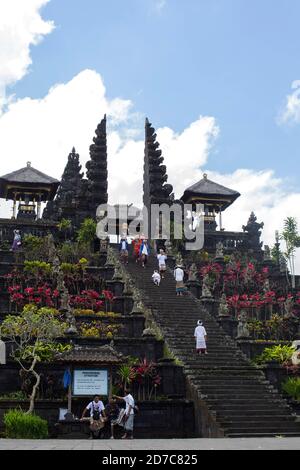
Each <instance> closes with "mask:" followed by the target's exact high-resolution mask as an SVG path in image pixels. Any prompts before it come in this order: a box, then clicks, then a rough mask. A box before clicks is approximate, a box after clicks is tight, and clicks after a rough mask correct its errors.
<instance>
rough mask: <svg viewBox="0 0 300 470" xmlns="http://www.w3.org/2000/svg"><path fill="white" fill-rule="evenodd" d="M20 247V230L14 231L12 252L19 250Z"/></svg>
mask: <svg viewBox="0 0 300 470" xmlns="http://www.w3.org/2000/svg"><path fill="white" fill-rule="evenodd" d="M21 245H22V242H21V235H20V230H14V240H13V244H12V247H11V249H12V251H18V250H20V248H21Z"/></svg>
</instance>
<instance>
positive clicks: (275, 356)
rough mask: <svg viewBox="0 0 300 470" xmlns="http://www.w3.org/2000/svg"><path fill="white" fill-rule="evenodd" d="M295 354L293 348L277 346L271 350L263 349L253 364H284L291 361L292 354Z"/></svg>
mask: <svg viewBox="0 0 300 470" xmlns="http://www.w3.org/2000/svg"><path fill="white" fill-rule="evenodd" d="M294 352H295V348H293V346H287V345H281V344H279V345H277V346H272V347H271V348H265V349H264V351H263V353H262V354H261V355H260V356H257V357H256V358H255V359H254V363H255V364H265V363H266V362H271V361H275V362H278V363H279V364H284V363H285V362H287V361H290V360H291V357H292V354H293V353H294Z"/></svg>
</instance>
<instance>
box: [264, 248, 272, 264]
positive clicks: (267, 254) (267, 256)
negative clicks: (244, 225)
mask: <svg viewBox="0 0 300 470" xmlns="http://www.w3.org/2000/svg"><path fill="white" fill-rule="evenodd" d="M264 248H265V249H264V261H272V256H271V250H270V247H269V245H265V247H264Z"/></svg>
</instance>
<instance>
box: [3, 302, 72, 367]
mask: <svg viewBox="0 0 300 470" xmlns="http://www.w3.org/2000/svg"><path fill="white" fill-rule="evenodd" d="M52 310H53V309H49V308H42V309H37V308H36V306H33V305H27V306H26V307H25V308H24V310H23V312H22V313H21V314H20V315H18V316H16V315H8V316H7V317H6V318H5V319H4V320H3V322H2V324H1V326H0V338H1V337H5V338H7V339H10V340H12V341H13V342H14V343H15V349H14V355H13V357H14V358H15V359H16V360H18V362H20V361H21V362H22V361H25V362H26V361H32V360H33V359H34V358H36V360H37V361H41V360H42V358H43V357H44V356H45V355H46V356H50V355H51V354H54V352H55V351H56V350H57V352H60V350H61V345H59V343H56V342H55V338H57V337H60V336H63V335H64V331H65V324H64V323H62V322H61V321H59V319H57V318H55V316H54V314H53V313H52Z"/></svg>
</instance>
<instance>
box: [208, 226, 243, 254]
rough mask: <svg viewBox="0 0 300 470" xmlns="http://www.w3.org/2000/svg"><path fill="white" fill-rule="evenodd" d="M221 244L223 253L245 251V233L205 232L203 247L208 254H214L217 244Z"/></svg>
mask: <svg viewBox="0 0 300 470" xmlns="http://www.w3.org/2000/svg"><path fill="white" fill-rule="evenodd" d="M219 242H221V243H223V246H224V251H225V253H231V252H233V251H236V250H242V251H243V250H247V249H248V248H249V244H248V234H247V233H245V232H225V231H224V232H219V231H215V232H212V231H207V232H205V234H204V247H205V250H206V251H208V252H211V251H212V252H215V250H216V246H217V243H219Z"/></svg>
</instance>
